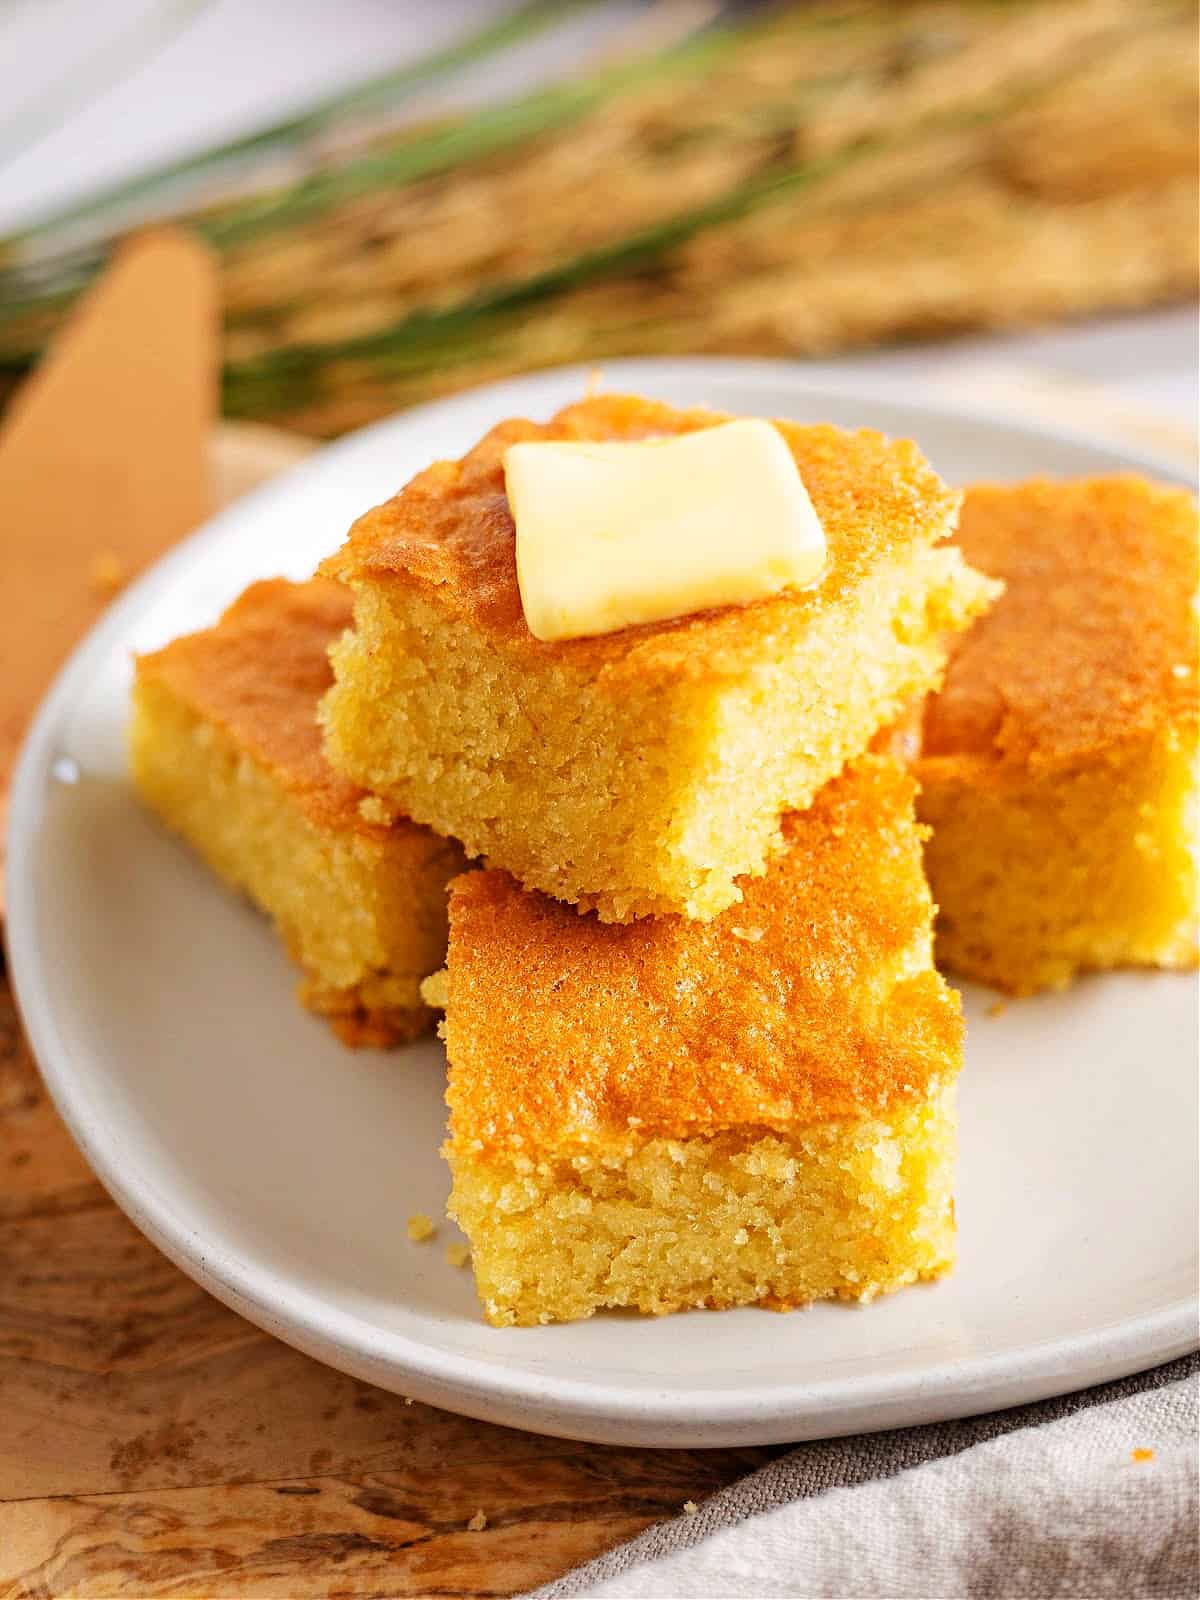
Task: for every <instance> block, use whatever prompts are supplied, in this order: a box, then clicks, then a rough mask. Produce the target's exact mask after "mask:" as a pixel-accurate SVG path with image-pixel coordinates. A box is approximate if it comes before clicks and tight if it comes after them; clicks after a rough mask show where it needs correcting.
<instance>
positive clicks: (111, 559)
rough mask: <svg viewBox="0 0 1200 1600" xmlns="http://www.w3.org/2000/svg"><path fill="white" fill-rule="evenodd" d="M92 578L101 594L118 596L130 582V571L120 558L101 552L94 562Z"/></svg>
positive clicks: (94, 585) (109, 552)
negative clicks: (119, 590) (120, 590)
mask: <svg viewBox="0 0 1200 1600" xmlns="http://www.w3.org/2000/svg"><path fill="white" fill-rule="evenodd" d="M91 578H92V586H93V587H94V588H96V589H98V590H99V591H100V593H101V594H116V592H117V590H118V589H121V588H123V587H124V586H125V584H126V583H127V582H128V581H129V570H128V568H127V567H126V565H125V563H124V562H123V561H122V560H121V558H120V556H118V555H115V554H114V553H113V552H112V551H111V550H101V551H100V552H98V554H97V555H96V557H95V559H94V560H93V561H92V571H91Z"/></svg>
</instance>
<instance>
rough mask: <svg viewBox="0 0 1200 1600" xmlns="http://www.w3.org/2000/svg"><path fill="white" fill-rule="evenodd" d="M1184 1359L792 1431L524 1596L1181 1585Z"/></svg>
mask: <svg viewBox="0 0 1200 1600" xmlns="http://www.w3.org/2000/svg"><path fill="white" fill-rule="evenodd" d="M1198 1367H1200V1359H1198V1358H1197V1357H1195V1356H1189V1357H1186V1358H1185V1359H1184V1360H1182V1361H1176V1362H1172V1363H1171V1364H1170V1365H1168V1366H1165V1367H1160V1368H1158V1369H1157V1370H1156V1371H1154V1372H1151V1373H1146V1374H1142V1375H1141V1376H1139V1377H1136V1378H1127V1379H1124V1380H1122V1381H1121V1382H1119V1383H1115V1384H1105V1385H1103V1386H1101V1387H1100V1388H1098V1389H1091V1390H1085V1391H1084V1392H1083V1393H1082V1394H1075V1395H1068V1396H1066V1397H1064V1398H1062V1399H1059V1400H1051V1401H1044V1402H1042V1403H1041V1404H1039V1405H1033V1406H1022V1407H1020V1408H1018V1409H1016V1410H1013V1411H1001V1412H995V1413H993V1414H991V1415H990V1416H984V1417H974V1418H970V1419H968V1420H966V1421H962V1422H949V1423H941V1424H937V1425H934V1426H931V1427H927V1428H908V1429H902V1430H899V1431H896V1432H893V1433H880V1434H869V1435H866V1436H865V1437H864V1436H860V1437H858V1438H850V1439H831V1440H824V1441H817V1442H815V1443H812V1444H806V1445H801V1446H800V1447H799V1448H798V1449H797V1450H795V1451H793V1452H792V1453H791V1454H789V1455H786V1456H782V1457H781V1458H780V1459H779V1460H778V1461H774V1462H772V1463H771V1465H770V1466H768V1467H764V1468H763V1469H762V1470H761V1471H760V1472H756V1473H754V1474H753V1475H752V1476H751V1477H749V1478H745V1479H743V1480H742V1482H740V1483H736V1484H734V1485H732V1486H731V1487H730V1488H728V1489H726V1490H725V1491H724V1492H723V1493H721V1494H719V1495H716V1496H714V1497H713V1499H711V1500H709V1501H707V1502H706V1503H705V1504H704V1505H703V1506H701V1507H700V1509H699V1511H697V1512H696V1513H695V1514H694V1515H693V1516H690V1517H689V1516H683V1517H679V1518H676V1519H675V1520H674V1521H673V1522H668V1523H663V1524H660V1526H658V1527H656V1528H651V1529H649V1530H648V1531H647V1532H646V1533H644V1534H643V1535H642V1536H641V1537H640V1538H638V1539H634V1540H633V1541H631V1542H630V1543H629V1544H626V1545H622V1546H620V1547H619V1548H618V1549H616V1550H613V1551H610V1552H609V1554H608V1555H606V1556H602V1557H601V1558H600V1559H599V1560H598V1561H593V1562H591V1563H589V1564H588V1565H587V1566H584V1567H579V1568H576V1570H575V1571H574V1572H570V1573H568V1574H567V1575H566V1576H565V1577H564V1578H561V1579H560V1580H559V1581H558V1582H557V1583H552V1584H549V1585H548V1586H547V1587H546V1588H544V1589H539V1590H537V1591H536V1600H566V1597H568V1596H587V1597H588V1600H616V1597H618V1596H629V1597H634V1596H637V1597H642V1596H647V1597H649V1596H661V1597H669V1600H686V1597H688V1596H693V1595H695V1596H705V1597H713V1596H721V1597H730V1600H740V1597H742V1596H745V1597H747V1600H750V1597H753V1600H767V1597H769V1596H776V1595H789V1596H806V1597H807V1596H813V1597H817V1596H830V1597H836V1600H856V1597H859V1596H863V1597H871V1600H879V1597H882V1596H888V1597H891V1600H910V1597H911V1600H955V1597H958V1596H971V1597H972V1600H1043V1597H1051V1596H1053V1597H1055V1600H1058V1597H1065V1600H1073V1597H1079V1600H1085V1597H1086V1600H1093V1597H1099V1596H1107V1595H1114V1596H1121V1597H1130V1600H1132V1597H1135V1596H1149V1597H1155V1600H1176V1597H1178V1600H1185V1597H1186V1600H1192V1597H1194V1596H1195V1594H1196V1593H1197V1587H1198V1583H1200V1552H1198V1547H1197V1525H1198V1517H1200V1496H1198V1494H1197V1466H1196V1430H1197V1394H1198V1388H1197V1377H1196V1374H1197V1369H1198ZM1135 1452H1136V1455H1135ZM1147 1452H1149V1454H1148V1455H1147Z"/></svg>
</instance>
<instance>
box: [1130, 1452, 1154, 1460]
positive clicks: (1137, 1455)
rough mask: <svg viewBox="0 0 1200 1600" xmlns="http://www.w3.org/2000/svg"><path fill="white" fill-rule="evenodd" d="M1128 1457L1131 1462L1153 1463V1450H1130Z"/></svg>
mask: <svg viewBox="0 0 1200 1600" xmlns="http://www.w3.org/2000/svg"><path fill="white" fill-rule="evenodd" d="M1129 1455H1130V1459H1131V1460H1133V1461H1153V1460H1154V1451H1153V1450H1144V1449H1138V1450H1131V1451H1130V1452H1129Z"/></svg>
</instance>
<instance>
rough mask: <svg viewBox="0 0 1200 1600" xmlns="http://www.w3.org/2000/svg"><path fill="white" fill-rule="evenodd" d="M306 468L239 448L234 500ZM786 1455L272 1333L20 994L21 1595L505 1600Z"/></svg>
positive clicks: (4, 1108)
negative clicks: (501, 1397) (74, 1080)
mask: <svg viewBox="0 0 1200 1600" xmlns="http://www.w3.org/2000/svg"><path fill="white" fill-rule="evenodd" d="M311 448H312V446H311V444H310V443H309V442H308V441H306V440H302V439H298V438H294V437H292V436H291V435H288V434H282V433H279V432H277V431H276V430H274V429H270V428H264V427H257V426H253V425H247V426H241V425H228V426H224V427H222V428H221V429H220V430H219V432H218V434H217V437H216V439H215V442H214V447H213V453H212V470H213V477H214V482H215V484H216V485H217V492H218V497H219V499H220V500H221V501H224V500H227V499H229V498H232V497H234V496H236V495H238V494H242V493H245V492H246V490H248V489H250V488H252V487H254V485H255V484H256V483H259V482H261V481H263V480H264V479H265V478H267V477H269V476H271V475H273V474H274V473H275V472H278V471H281V470H283V469H285V468H286V467H289V466H291V465H293V464H294V463H295V462H296V461H298V460H300V459H301V458H302V457H303V456H304V455H306V454H307V453H308V452H309V450H310V449H311ZM777 1453H778V1452H777V1451H775V1450H770V1449H745V1450H717V1451H665V1450H627V1449H615V1448H608V1447H605V1446H600V1445H581V1444H571V1443H568V1442H566V1441H563V1440H560V1439H548V1438H544V1437H541V1436H539V1435H537V1434H521V1433H516V1432H513V1431H512V1430H509V1429H505V1428H496V1427H490V1426H487V1425H485V1424H483V1423H476V1422H470V1421H467V1420H466V1419H464V1418H461V1417H456V1416H452V1415H451V1414H450V1413H449V1412H445V1411H435V1410H433V1409H432V1408H431V1407H429V1406H424V1405H419V1404H414V1403H410V1402H407V1401H405V1400H404V1399H403V1398H401V1397H400V1396H398V1395H393V1394H387V1393H385V1392H384V1391H382V1390H379V1389H373V1388H371V1387H370V1386H369V1385H367V1384H364V1383H359V1382H357V1381H356V1380H355V1379H353V1378H346V1377H343V1376H342V1375H341V1374H340V1373H336V1372H333V1371H331V1370H330V1369H329V1368H328V1367H322V1366H320V1365H318V1364H317V1363H316V1362H315V1361H310V1360H309V1359H308V1358H307V1357H306V1356H302V1355H300V1354H299V1353H298V1352H297V1351H294V1350H291V1349H289V1348H288V1347H287V1346H286V1345H282V1344H280V1343H279V1342H278V1341H277V1340H275V1339H272V1338H269V1337H268V1336H267V1335H266V1334H263V1333H260V1332H258V1330H257V1329H255V1328H253V1327H251V1326H250V1324H249V1323H247V1322H244V1321H242V1319H241V1318H240V1317H238V1316H235V1315H234V1313H233V1312H232V1311H227V1310H226V1309H225V1307H224V1306H221V1305H219V1304H218V1303H217V1302H216V1301H215V1300H213V1299H211V1298H210V1297H209V1296H208V1295H207V1294H205V1293H204V1292H203V1290H201V1289H199V1288H197V1287H196V1285H195V1284H193V1283H192V1282H191V1281H190V1279H188V1278H186V1277H184V1276H183V1274H182V1273H180V1272H179V1271H177V1269H176V1268H175V1267H173V1266H172V1265H171V1264H170V1262H168V1261H167V1259H166V1258H165V1257H164V1256H162V1255H160V1254H159V1252H158V1251H157V1250H156V1249H155V1248H154V1246H153V1245H152V1244H150V1243H149V1242H148V1241H147V1240H146V1239H144V1238H143V1237H142V1235H141V1234H140V1233H138V1232H137V1230H136V1229H135V1228H134V1227H133V1225H132V1224H131V1223H129V1222H127V1221H126V1219H125V1217H124V1216H123V1215H122V1213H121V1212H120V1211H118V1210H117V1208H116V1206H115V1205H114V1204H113V1203H112V1201H111V1200H110V1199H109V1198H108V1196H107V1194H106V1193H105V1192H104V1190H103V1189H102V1188H101V1187H100V1185H99V1183H98V1182H97V1181H96V1179H95V1178H94V1177H93V1176H92V1174H91V1172H90V1170H89V1169H88V1167H87V1165H86V1163H85V1162H84V1160H83V1157H82V1156H81V1155H80V1154H79V1152H78V1150H76V1148H75V1146H74V1144H73V1143H72V1142H71V1139H70V1138H69V1136H68V1135H67V1132H66V1130H65V1129H64V1127H63V1125H62V1123H61V1122H60V1121H59V1119H58V1116H57V1114H56V1113H55V1111H54V1110H53V1108H52V1106H51V1105H50V1102H49V1100H48V1099H47V1096H46V1093H45V1090H44V1088H43V1087H42V1083H41V1079H40V1077H39V1076H38V1073H37V1069H36V1067H35V1065H34V1062H33V1059H32V1057H31V1055H30V1053H29V1048H28V1045H27V1044H26V1042H25V1039H24V1037H23V1035H22V1032H21V1028H20V1023H19V1020H18V1018H17V1015H16V1011H15V1008H14V1005H13V1000H12V995H11V992H10V990H9V988H8V985H7V983H6V982H4V981H3V979H0V1595H2V1596H7V1595H12V1596H14V1597H17V1596H20V1597H22V1600H23V1597H25V1596H30V1597H32V1596H43V1595H44V1596H50V1595H68V1594H70V1595H86V1596H88V1597H89V1600H95V1597H99V1596H104V1595H154V1596H161V1595H189V1596H194V1595H209V1596H222V1597H226V1596H242V1595H247V1596H250V1595H253V1596H267V1595H270V1596H281V1597H282V1596H287V1597H299V1596H328V1595H333V1594H336V1595H388V1596H392V1595H397V1596H398V1595H434V1594H436V1595H463V1596H481V1597H482V1596H485V1595H486V1596H498V1595H509V1594H513V1593H516V1592H519V1591H520V1590H523V1589H526V1588H530V1587H532V1586H534V1585H535V1584H539V1583H544V1582H547V1581H548V1580H549V1579H551V1578H553V1577H557V1576H559V1575H560V1574H561V1573H563V1572H565V1571H566V1570H567V1569H568V1568H569V1567H572V1566H574V1565H575V1564H576V1563H577V1562H579V1561H584V1560H587V1559H589V1558H590V1557H591V1556H594V1555H598V1554H599V1553H600V1552H601V1551H602V1550H605V1549H608V1548H609V1547H610V1546H612V1545H614V1544H617V1543H619V1542H620V1541H621V1540H623V1539H627V1538H630V1537H631V1536H632V1535H633V1534H635V1533H637V1532H639V1531H640V1530H641V1529H642V1528H644V1527H646V1526H647V1525H648V1524H649V1523H651V1522H657V1521H659V1520H661V1519H662V1518H663V1517H669V1516H672V1515H674V1514H675V1513H677V1512H678V1511H679V1510H680V1509H681V1507H682V1506H683V1504H684V1502H685V1501H688V1500H693V1501H699V1500H702V1499H703V1498H704V1497H705V1496H706V1495H708V1494H711V1493H712V1492H713V1491H715V1490H716V1489H718V1488H721V1487H722V1486H723V1485H725V1484H726V1483H728V1482H730V1481H731V1480H732V1479H734V1478H736V1477H739V1476H740V1475H741V1474H742V1473H744V1472H747V1471H750V1470H752V1469H753V1468H755V1467H756V1466H759V1465H761V1464H762V1463H763V1462H765V1461H767V1460H769V1459H770V1457H771V1456H772V1455H775V1454H777ZM480 1511H482V1512H483V1514H484V1516H485V1517H486V1518H487V1526H486V1527H485V1528H483V1529H471V1528H469V1527H468V1523H469V1522H470V1521H471V1519H472V1518H474V1517H475V1515H476V1513H477V1512H480Z"/></svg>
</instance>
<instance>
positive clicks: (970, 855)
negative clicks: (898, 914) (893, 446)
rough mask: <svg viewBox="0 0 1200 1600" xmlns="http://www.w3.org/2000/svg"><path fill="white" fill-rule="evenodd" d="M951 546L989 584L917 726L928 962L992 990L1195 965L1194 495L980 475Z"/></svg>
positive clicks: (1112, 483) (1021, 990)
mask: <svg viewBox="0 0 1200 1600" xmlns="http://www.w3.org/2000/svg"><path fill="white" fill-rule="evenodd" d="M958 544H959V547H960V548H961V550H962V551H963V554H964V555H965V556H966V558H967V560H968V561H970V562H972V563H973V564H974V565H976V566H978V567H979V568H980V569H981V570H982V571H984V572H988V573H992V574H994V575H995V576H996V577H999V578H1002V579H1003V580H1004V582H1005V584H1006V589H1005V592H1004V596H1003V598H1002V599H1001V600H1000V601H999V603H998V604H997V605H996V607H995V608H994V610H992V611H991V612H990V613H989V614H988V615H987V616H986V617H984V618H983V619H982V621H980V622H977V623H976V624H975V626H974V628H973V629H972V630H971V632H970V633H969V634H968V635H967V636H966V637H965V638H964V639H962V640H961V641H960V642H959V643H958V645H957V647H956V649H955V652H954V655H953V658H952V660H951V664H950V669H949V672H948V674H947V677H946V683H945V686H944V688H943V689H942V691H941V693H940V694H939V695H937V696H936V697H934V698H933V699H932V701H931V702H930V704H929V707H928V710H927V713H926V718H925V728H924V750H925V754H924V756H923V758H922V759H921V761H920V762H919V764H918V772H919V775H920V781H921V785H922V793H921V799H920V811H921V815H922V816H923V818H924V819H925V820H926V821H927V822H928V823H930V824H931V825H932V828H933V837H932V838H931V840H930V842H929V845H928V848H927V851H926V864H927V868H928V872H929V877H930V882H931V884H932V886H933V895H934V899H935V900H936V901H937V903H938V905H939V907H940V908H941V909H940V916H939V921H938V935H937V938H938V954H939V957H940V959H942V960H943V961H944V962H945V963H946V964H947V965H948V966H950V967H952V968H953V969H954V970H955V971H957V972H961V973H965V974H967V975H969V976H971V977H975V978H980V979H982V980H983V981H984V982H986V983H990V984H993V985H995V986H996V987H997V988H1001V989H1005V990H1007V991H1009V992H1010V993H1013V994H1028V993H1031V992H1032V991H1034V990H1037V989H1042V988H1046V987H1060V986H1062V985H1063V984H1065V983H1067V982H1068V981H1069V980H1070V979H1071V978H1072V977H1073V976H1074V975H1075V974H1076V973H1077V972H1080V971H1082V970H1084V969H1087V968H1103V967H1115V966H1121V965H1126V964H1129V965H1144V966H1159V967H1183V966H1191V965H1194V964H1195V962H1196V873H1197V858H1196V835H1197V800H1196V795H1197V766H1196V746H1197V692H1196V644H1197V640H1196V610H1195V601H1196V567H1197V530H1196V508H1195V504H1194V502H1193V501H1192V499H1191V497H1190V496H1189V495H1187V494H1185V493H1184V492H1183V491H1181V490H1178V489H1172V488H1167V487H1164V486H1159V485H1155V484H1152V483H1147V482H1145V481H1144V480H1143V479H1140V478H1136V477H1112V478H1095V479H1090V480H1085V481H1079V482H1073V483H1050V482H1042V481H1036V482H1030V483H1025V484H1021V485H1019V486H1016V487H1009V488H993V487H981V488H977V489H972V490H971V491H970V492H969V494H968V495H967V499H966V504H965V506H964V509H963V516H962V523H961V527H960V530H959V534H958Z"/></svg>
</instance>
